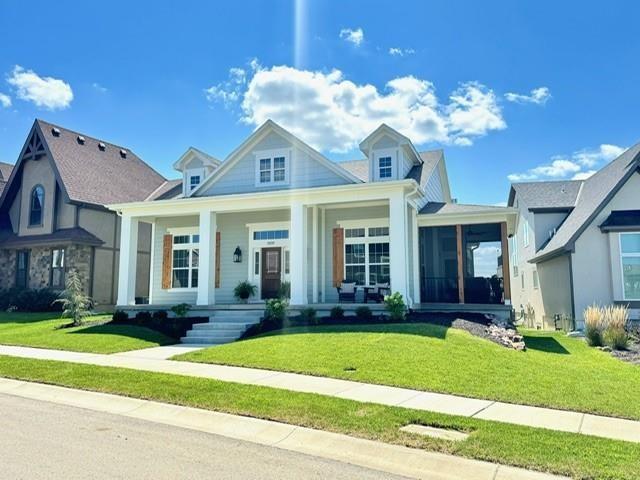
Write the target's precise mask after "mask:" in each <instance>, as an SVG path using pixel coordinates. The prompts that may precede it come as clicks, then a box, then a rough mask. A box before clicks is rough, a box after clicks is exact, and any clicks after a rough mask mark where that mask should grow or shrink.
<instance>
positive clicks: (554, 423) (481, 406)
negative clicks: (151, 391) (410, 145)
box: [0, 345, 640, 443]
mask: <svg viewBox="0 0 640 480" xmlns="http://www.w3.org/2000/svg"><path fill="white" fill-rule="evenodd" d="M158 348H160V349H162V350H158ZM177 348H179V349H180V350H179V351H180V352H184V351H185V350H184V349H185V348H186V347H182V346H176V347H157V348H153V349H148V350H138V351H134V352H125V353H117V354H111V355H104V354H96V353H78V352H67V351H61V350H47V349H40V348H30V347H13V346H2V345H0V355H10V356H16V357H23V358H39V359H46V360H61V361H67V362H75V363H83V364H89V365H102V366H109V367H122V368H130V369H134V370H142V371H150V372H162V373H170V374H177V375H187V376H192V377H200V378H210V379H215V380H222V381H225V382H236V383H242V384H249V385H261V386H267V387H273V388H281V389H285V390H291V391H296V392H306V393H318V394H321V395H329V396H333V397H337V398H345V399H350V400H357V401H361V402H369V403H378V404H382V405H389V406H395V407H403V408H412V409H415V410H427V411H432V412H438V413H445V414H449V415H460V416H465V417H473V418H479V419H484V420H494V421H498V422H505V423H511V424H516V425H526V426H531V427H538V428H547V429H550V430H558V431H563V432H570V433H580V434H584V435H593V436H596V437H604V438H611V439H614V440H625V441H628V442H637V443H640V422H638V421H633V420H624V419H619V418H611V417H604V416H599V415H590V414H585V413H578V412H571V411H565V410H555V409H550V408H541V407H530V406H525V405H515V404H509V403H503V402H495V401H491V400H480V399H474V398H467V397H461V396H457V395H446V394H441V393H432V392H424V391H419V390H411V389H406V388H398V387H388V386H384V385H372V384H366V383H360V382H353V381H349V380H339V379H333V378H325V377H314V376H310V375H300V374H295V373H284V372H276V371H270V370H261V369H256V368H244V367H231V366H224V365H211V364H203V363H192V362H178V361H174V360H166V359H162V358H163V355H169V354H176V350H175V349H177ZM159 357H160V359H159Z"/></svg>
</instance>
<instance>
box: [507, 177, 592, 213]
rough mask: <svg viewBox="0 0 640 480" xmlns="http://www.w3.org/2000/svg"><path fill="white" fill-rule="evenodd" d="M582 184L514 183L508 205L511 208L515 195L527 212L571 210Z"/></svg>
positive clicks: (572, 181)
mask: <svg viewBox="0 0 640 480" xmlns="http://www.w3.org/2000/svg"><path fill="white" fill-rule="evenodd" d="M583 183H584V180H559V181H558V180H554V181H548V182H523V183H514V184H512V185H511V190H510V192H509V202H508V205H509V206H513V204H514V201H515V196H516V194H517V195H518V198H519V199H520V200H521V201H522V202H523V203H524V204H525V205H526V206H527V208H528V209H529V210H539V209H542V210H551V209H571V208H573V207H574V206H575V204H576V200H577V198H578V193H579V192H580V187H581V186H582V184H583Z"/></svg>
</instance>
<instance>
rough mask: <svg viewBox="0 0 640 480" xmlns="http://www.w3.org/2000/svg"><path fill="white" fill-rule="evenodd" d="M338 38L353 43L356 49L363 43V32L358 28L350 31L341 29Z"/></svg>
mask: <svg viewBox="0 0 640 480" xmlns="http://www.w3.org/2000/svg"><path fill="white" fill-rule="evenodd" d="M340 38H341V39H343V40H346V41H347V42H351V43H353V44H354V45H355V46H356V47H359V46H360V45H361V44H362V42H363V41H364V32H363V31H362V28H360V27H358V28H356V29H355V30H352V29H351V28H343V29H342V30H340Z"/></svg>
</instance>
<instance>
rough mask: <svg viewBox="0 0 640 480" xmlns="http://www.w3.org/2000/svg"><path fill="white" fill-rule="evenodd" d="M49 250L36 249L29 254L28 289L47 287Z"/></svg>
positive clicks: (49, 262) (49, 260) (49, 261)
mask: <svg viewBox="0 0 640 480" xmlns="http://www.w3.org/2000/svg"><path fill="white" fill-rule="evenodd" d="M50 264H51V249H50V248H43V247H36V248H32V249H31V250H30V254H29V288H46V287H48V286H49V266H50Z"/></svg>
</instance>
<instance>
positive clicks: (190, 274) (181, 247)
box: [171, 234, 200, 288]
mask: <svg viewBox="0 0 640 480" xmlns="http://www.w3.org/2000/svg"><path fill="white" fill-rule="evenodd" d="M199 243H200V235H198V234H184V235H174V237H173V252H172V253H173V266H172V272H171V287H172V288H196V287H197V286H198V265H199V261H200V251H199V248H198V247H199Z"/></svg>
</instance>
